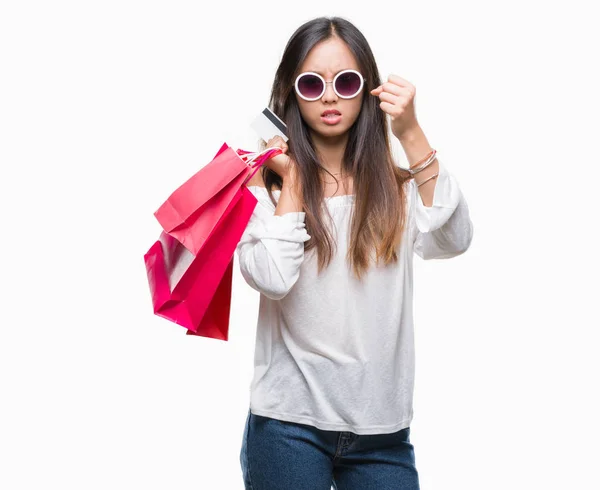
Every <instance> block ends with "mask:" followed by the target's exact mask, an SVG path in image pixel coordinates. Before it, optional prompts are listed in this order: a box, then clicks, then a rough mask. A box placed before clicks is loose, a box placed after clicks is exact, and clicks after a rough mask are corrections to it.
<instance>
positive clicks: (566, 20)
mask: <svg viewBox="0 0 600 490" xmlns="http://www.w3.org/2000/svg"><path fill="white" fill-rule="evenodd" d="M324 5H325V4H324V3H323V2H322V1H319V2H310V1H308V0H305V1H304V2H301V3H300V4H299V3H297V2H296V3H294V2H292V3H291V4H287V3H284V2H248V3H240V4H232V3H231V2H211V3H210V4H208V3H207V4H205V5H204V6H202V5H201V3H200V2H191V1H188V2H176V1H171V2H156V1H144V2H142V1H137V2H135V1H124V0H120V1H118V2H117V1H104V2H91V1H88V2H75V1H71V2H67V1H55V2H31V1H29V2H28V1H19V2H17V1H7V2H3V3H2V7H0V70H1V76H0V88H1V90H0V169H1V170H0V171H1V174H0V205H1V207H0V209H1V213H2V214H1V218H2V240H1V244H2V245H1V246H2V250H1V252H2V259H3V260H2V279H3V280H2V294H1V298H2V302H1V303H0V304H1V311H2V315H1V317H0V322H1V335H2V337H1V339H0V396H1V402H0V411H1V416H0V466H1V467H2V469H1V470H0V487H2V488H5V489H10V490H13V489H46V488H61V489H83V488H85V489H108V488H110V489H137V488H140V489H141V488H143V489H178V490H185V489H226V490H229V489H242V488H243V484H242V474H241V469H240V464H239V451H240V447H241V440H242V433H243V428H244V423H245V418H246V415H247V410H248V403H249V387H250V381H251V377H252V368H253V365H252V362H253V354H254V336H255V331H256V315H257V307H258V296H259V295H258V293H257V292H256V291H254V290H252V289H251V288H250V287H249V286H248V285H247V284H246V283H245V282H244V280H243V278H242V276H241V274H240V272H239V266H238V264H237V261H236V263H235V266H236V267H235V275H234V284H233V288H234V289H233V304H232V314H231V325H230V332H229V333H230V340H229V341H228V342H223V341H217V340H213V339H207V338H201V337H192V336H186V335H185V330H184V329H183V328H182V327H180V326H178V325H175V324H172V323H170V322H168V321H166V320H164V319H162V318H159V317H156V316H154V315H153V314H152V306H151V301H150V294H149V290H148V284H147V279H146V272H145V267H144V261H143V254H144V253H145V252H146V251H147V249H148V248H149V247H150V245H151V244H152V243H153V242H154V241H155V239H156V238H157V237H158V234H159V231H160V227H159V225H158V222H157V221H156V220H155V218H154V216H153V212H154V211H155V210H156V209H157V208H158V206H159V205H160V204H161V203H162V202H163V201H164V200H165V199H166V198H167V197H168V195H169V194H170V192H172V191H173V190H174V189H175V188H176V187H178V186H179V185H180V184H181V183H183V182H184V181H185V180H186V179H187V178H188V177H189V176H191V175H192V174H193V173H195V172H196V171H197V170H198V169H199V168H201V167H202V166H203V165H205V164H206V163H208V162H209V161H210V159H211V158H212V157H213V156H214V154H215V153H216V151H217V150H218V149H219V147H220V146H221V144H222V143H223V142H227V143H228V144H230V145H231V146H234V147H241V148H245V149H250V150H253V149H255V142H256V136H255V135H254V134H253V132H252V131H251V129H250V128H249V123H250V121H251V120H252V119H253V118H254V116H255V115H256V114H257V113H258V112H259V111H261V110H262V109H263V108H264V107H265V105H266V104H267V100H268V96H269V91H270V89H271V84H272V80H273V76H274V72H275V69H276V67H277V65H278V63H279V60H280V57H281V54H282V52H283V48H284V46H285V43H286V42H287V40H288V38H289V37H290V36H291V34H292V33H293V32H294V30H295V29H296V28H297V27H298V26H300V25H301V24H302V23H303V22H305V21H306V20H309V19H311V18H313V17H316V16H320V15H341V16H343V17H346V18H347V19H348V20H350V21H352V22H354V23H355V24H356V26H357V27H358V28H359V29H361V31H362V32H363V33H364V34H365V36H366V37H367V39H368V40H369V42H370V44H371V47H372V49H373V51H374V53H375V56H376V59H377V62H378V64H379V69H380V72H381V75H382V76H383V77H384V78H387V76H388V75H389V74H390V73H394V74H397V75H400V76H401V77H403V78H406V79H407V80H409V81H410V82H411V83H412V84H414V85H415V87H416V89H417V96H416V110H417V117H418V120H419V122H420V124H421V126H422V128H423V129H424V131H425V134H426V135H427V137H428V139H429V141H430V143H431V145H432V147H433V148H435V149H437V151H438V156H439V157H440V159H443V160H444V163H445V164H446V165H447V167H448V168H449V170H450V171H451V172H452V173H453V174H454V175H455V176H456V178H457V179H458V181H459V183H460V185H461V189H462V191H463V193H464V195H465V197H466V199H467V202H468V204H469V207H470V211H471V217H472V220H473V223H474V229H475V235H474V239H473V242H472V245H471V248H470V250H469V251H468V252H467V253H466V254H464V255H462V256H459V257H456V258H454V259H450V260H433V261H428V262H425V261H422V260H421V259H418V258H417V259H416V261H415V262H416V263H415V281H416V284H415V329H416V347H417V354H416V356H417V371H416V388H415V404H414V409H415V418H414V421H413V423H412V425H411V442H412V443H413V444H414V446H415V455H416V462H417V468H418V471H419V475H420V481H421V487H422V488H423V489H424V490H447V489H459V490H468V489H474V490H481V489H486V490H495V489H502V490H504V489H508V488H510V489H523V490H530V489H538V488H544V489H566V488H576V489H578V490H587V489H590V490H591V489H597V488H600V476H598V473H597V472H596V470H595V467H596V463H597V459H598V455H599V454H598V437H599V436H600V431H599V424H598V419H597V415H598V413H599V412H600V406H599V403H598V399H597V398H598V373H599V367H600V366H599V363H598V355H597V350H598V342H597V339H598V328H599V327H600V321H599V317H598V314H597V304H598V301H599V300H598V292H599V288H598V283H597V280H598V272H599V270H598V255H597V243H596V241H595V240H594V238H596V237H597V236H598V214H597V211H598V203H597V195H598V177H599V176H600V174H599V171H598V165H599V164H600V161H599V157H598V155H597V152H596V144H597V142H598V134H599V129H600V128H599V124H598V113H599V109H600V107H599V105H600V104H599V96H598V90H599V89H600V84H599V82H600V80H599V78H598V75H597V74H596V72H595V69H596V68H597V66H595V65H597V61H594V60H596V59H597V58H596V57H597V50H593V48H592V47H593V46H594V45H595V46H597V45H598V41H599V39H598V34H597V26H596V24H595V22H594V19H595V17H594V16H592V15H591V5H592V2H587V3H584V2H580V1H572V2H568V4H566V3H565V4H559V3H557V2H542V1H538V2H533V1H529V2H523V1H519V2H516V1H505V2H502V3H501V4H490V3H486V2H483V3H482V2H475V1H468V2H467V1H458V2H441V1H440V2H427V1H422V2H401V1H398V2H389V3H388V2H371V3H365V2H349V1H348V0H346V1H329V2H327V3H326V5H327V7H326V8H324ZM559 5H564V6H559ZM594 37H595V38H594ZM396 149H398V148H397V147H396ZM399 155H400V158H404V154H403V153H402V152H401V148H400V153H399ZM236 259H237V257H236ZM340 287H342V285H341V286H340Z"/></svg>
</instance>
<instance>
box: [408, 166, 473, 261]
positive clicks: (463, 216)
mask: <svg viewBox="0 0 600 490" xmlns="http://www.w3.org/2000/svg"><path fill="white" fill-rule="evenodd" d="M438 163H439V176H438V178H437V179H436V181H435V189H434V195H433V203H432V205H431V206H425V204H424V203H423V200H422V199H421V195H420V194H419V191H418V187H417V184H416V182H415V181H414V180H411V181H410V182H409V184H410V186H411V193H410V194H411V199H412V208H413V213H414V219H413V224H414V226H413V227H414V251H415V253H416V254H417V255H418V256H419V257H421V258H422V259H425V260H428V259H447V258H451V257H455V256H457V255H460V254H462V253H464V252H465V251H466V250H467V249H468V248H469V246H470V245H471V241H472V239H473V223H472V221H471V218H470V215H469V208H468V206H467V202H466V200H465V197H464V195H463V193H462V192H461V190H460V187H459V185H458V182H457V180H456V178H455V177H454V176H453V175H452V174H451V173H450V172H449V171H448V169H447V167H446V166H445V165H444V163H443V162H441V161H439V160H438Z"/></svg>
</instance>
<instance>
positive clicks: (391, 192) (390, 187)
mask: <svg viewBox="0 0 600 490" xmlns="http://www.w3.org/2000/svg"><path fill="white" fill-rule="evenodd" d="M333 37H337V38H339V39H341V40H342V41H343V42H345V43H346V45H347V46H348V47H349V49H350V51H351V52H352V53H353V55H354V57H355V58H356V60H357V62H358V66H359V71H360V72H361V73H362V74H363V76H364V77H365V79H366V81H365V86H364V88H363V90H365V91H370V90H372V89H373V88H375V87H377V86H379V85H381V83H382V81H381V79H380V76H379V70H378V69H377V64H376V62H375V58H374V56H373V53H372V51H371V48H370V46H369V44H368V42H367V40H366V39H365V37H364V36H363V34H362V33H361V32H360V31H359V30H358V29H357V28H356V27H355V26H354V25H353V24H352V23H351V22H349V21H348V20H346V19H343V18H340V17H318V18H316V19H313V20H310V21H308V22H306V23H305V24H303V25H301V26H300V27H299V28H298V29H297V30H296V32H294V34H293V35H292V37H291V38H290V39H289V41H288V43H287V45H286V47H285V50H284V52H283V55H282V59H281V62H280V64H279V67H278V68H277V71H276V73H275V79H274V81H273V87H272V90H271V97H270V101H269V108H270V109H271V110H272V111H273V112H274V113H275V114H277V116H278V117H279V118H281V119H282V120H283V121H284V122H285V124H286V125H287V131H288V137H289V141H288V142H287V143H288V155H289V156H290V157H291V159H292V162H294V164H295V165H297V166H298V176H299V179H300V183H301V185H302V194H303V195H302V198H303V202H302V204H303V211H305V213H306V215H305V223H306V231H307V233H308V234H309V235H310V236H311V238H310V240H308V241H307V242H305V252H308V251H309V250H312V249H313V248H315V247H316V248H317V253H318V258H319V260H318V264H319V265H318V270H319V272H321V270H322V269H323V268H325V267H327V265H328V264H329V262H330V261H331V259H332V256H333V247H334V246H335V245H336V243H335V241H334V239H333V238H332V235H331V234H330V232H329V230H328V229H327V227H326V226H325V225H324V223H323V217H324V213H325V212H328V210H327V208H326V206H323V201H324V187H323V184H322V181H321V175H322V174H321V172H323V171H324V170H325V169H324V167H323V166H322V165H321V164H320V162H319V158H318V156H317V153H316V151H315V147H314V145H313V142H312V138H311V135H310V132H309V128H308V126H307V124H306V123H305V122H304V120H303V118H302V115H301V113H300V108H299V107H298V103H297V100H296V97H295V94H294V81H295V78H296V76H297V75H298V74H299V73H298V70H299V68H300V66H301V65H302V63H303V61H304V59H305V58H306V56H307V54H308V52H309V51H310V50H311V49H312V48H313V47H314V46H315V45H316V44H317V43H319V42H320V41H323V40H326V39H330V38H333ZM263 147H264V145H263ZM260 171H261V172H262V177H263V180H264V182H265V187H266V189H267V191H268V193H269V196H270V198H271V201H272V202H273V204H275V199H274V197H273V194H272V190H273V187H276V188H277V189H279V190H281V186H282V179H281V177H280V176H279V175H278V174H277V173H276V172H274V171H272V170H271V169H269V168H268V167H266V166H263V167H262V169H261V170H260ZM342 171H343V173H348V174H350V175H352V176H353V191H354V194H355V201H354V210H353V215H352V222H351V233H350V243H349V246H348V251H347V259H348V260H349V261H350V264H351V266H352V270H353V271H354V273H355V275H356V276H357V277H358V278H359V279H360V277H361V276H362V274H363V273H364V272H365V271H366V270H367V269H368V267H369V265H370V259H371V253H372V252H373V250H374V251H375V256H374V258H375V260H376V262H377V263H379V260H380V259H381V258H383V260H384V262H385V264H388V263H390V262H396V261H397V260H398V257H397V254H396V250H397V247H398V245H399V243H400V240H401V239H402V233H403V230H404V227H405V222H406V212H405V209H406V208H405V203H406V193H405V189H404V183H405V182H406V181H407V180H408V179H410V178H411V176H410V174H409V173H408V172H407V171H406V170H404V169H401V168H400V167H398V166H397V165H395V164H394V161H393V158H392V153H391V147H390V141H389V134H388V125H387V120H386V117H385V114H384V112H383V111H382V110H381V108H380V107H379V98H378V97H373V96H370V97H369V96H365V97H363V101H362V106H361V109H360V114H359V116H358V118H357V120H356V121H355V123H354V124H353V125H352V127H351V128H350V129H349V130H348V143H347V145H346V149H345V152H344V157H343V162H342ZM330 175H331V174H330Z"/></svg>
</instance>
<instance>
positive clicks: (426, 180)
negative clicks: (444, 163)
mask: <svg viewBox="0 0 600 490" xmlns="http://www.w3.org/2000/svg"><path fill="white" fill-rule="evenodd" d="M439 174H440V173H439V172H437V173H435V174H433V175H432V176H431V177H428V178H426V179H425V180H424V181H423V182H421V183H420V184H417V187H421V186H422V185H423V184H424V183H425V182H428V181H430V180H431V179H433V178H434V177H437V176H438V175H439Z"/></svg>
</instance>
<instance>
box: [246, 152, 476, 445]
mask: <svg viewBox="0 0 600 490" xmlns="http://www.w3.org/2000/svg"><path fill="white" fill-rule="evenodd" d="M438 163H439V166H440V171H439V172H440V173H439V176H438V178H437V180H436V184H435V186H436V187H435V193H434V198H433V205H432V207H426V206H425V205H424V204H423V201H422V199H421V196H420V194H419V193H418V189H417V185H416V183H415V182H414V180H410V181H408V182H407V184H406V186H407V188H406V189H407V202H408V219H407V224H406V227H405V232H404V237H403V240H402V243H401V244H400V246H399V249H398V262H397V263H396V264H393V265H388V266H384V265H383V264H380V265H379V266H377V267H375V266H374V265H372V266H371V269H370V270H369V271H368V272H367V274H366V275H365V276H363V280H362V282H360V281H358V280H357V279H356V278H354V276H353V275H352V274H351V272H350V268H349V266H348V265H347V263H346V261H345V254H346V251H347V247H348V240H347V238H348V234H349V225H350V218H351V213H352V209H353V205H354V195H341V196H333V197H330V198H326V204H327V206H328V208H329V210H330V213H331V215H332V217H333V222H334V223H335V229H336V230H337V233H335V230H334V237H336V240H337V251H336V254H335V256H334V259H333V260H332V262H331V263H330V265H329V267H328V268H326V269H325V270H324V271H323V272H322V273H321V276H320V277H318V276H317V255H316V248H315V249H313V250H311V251H310V252H306V253H305V252H304V242H305V241H307V240H309V239H310V235H308V234H307V232H306V228H305V223H304V218H305V213H304V212H293V213H287V214H285V215H283V216H276V215H275V214H274V213H275V206H274V205H273V204H272V203H271V201H270V199H269V196H268V194H267V190H266V189H265V188H264V187H258V186H249V187H248V189H249V190H250V191H251V192H252V193H253V194H254V195H255V196H256V197H257V199H258V203H257V205H256V208H255V210H254V213H253V215H252V217H251V219H250V222H249V223H248V226H247V228H246V230H245V232H244V234H243V236H242V238H241V241H240V242H239V244H238V247H237V250H236V252H237V254H238V258H239V264H240V269H241V273H242V275H243V277H244V279H245V280H246V282H247V283H248V284H249V285H250V286H251V287H252V288H254V289H256V290H257V291H259V292H260V293H261V296H260V306H259V315H258V325H257V330H256V346H255V354H254V377H253V380H252V384H251V387H250V410H251V412H252V413H253V414H256V415H262V416H265V417H271V418H275V419H279V420H284V421H289V422H296V423H301V424H309V425H312V426H314V427H317V428H319V429H323V430H335V431H351V432H354V433H356V434H385V433H390V432H395V431H398V430H400V429H403V428H405V427H408V426H410V423H411V420H412V417H413V407H412V402H413V387H414V374H415V354H414V336H413V311H412V308H413V296H412V295H413V252H415V253H416V254H417V255H419V256H420V257H422V258H423V259H436V258H438V259H441V258H450V257H454V256H456V255H459V254H461V253H463V252H464V251H465V250H467V248H468V247H469V245H470V243H471V239H472V236H473V225H472V223H471V219H470V216H469V211H468V207H467V204H466V202H465V200H464V197H463V195H462V193H461V191H460V189H459V186H458V183H457V181H456V179H455V177H454V176H452V174H450V173H449V172H448V170H447V169H446V168H445V166H444V165H443V163H442V162H440V161H439V159H438ZM273 195H274V197H275V199H276V200H278V199H279V195H280V191H278V190H275V191H273ZM457 321H458V320H457Z"/></svg>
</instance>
